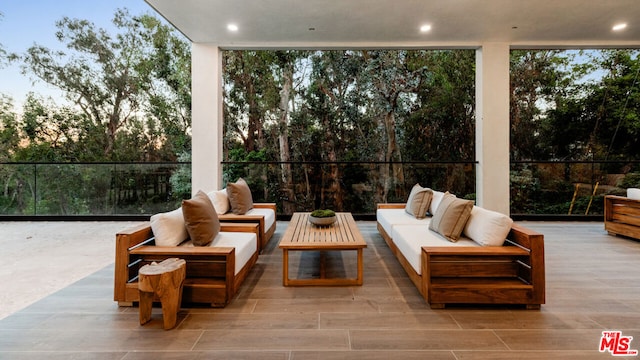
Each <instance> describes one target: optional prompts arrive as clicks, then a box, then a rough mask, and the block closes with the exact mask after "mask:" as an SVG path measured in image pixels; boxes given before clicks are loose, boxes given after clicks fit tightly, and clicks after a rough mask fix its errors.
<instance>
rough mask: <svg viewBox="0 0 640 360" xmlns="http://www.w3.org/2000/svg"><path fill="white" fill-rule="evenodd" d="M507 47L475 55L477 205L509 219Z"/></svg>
mask: <svg viewBox="0 0 640 360" xmlns="http://www.w3.org/2000/svg"><path fill="white" fill-rule="evenodd" d="M509 94H510V92H509V44H505V43H489V44H483V46H482V47H481V48H480V49H478V50H477V51H476V160H477V161H478V164H477V165H476V202H477V204H478V205H479V206H482V207H484V208H486V209H490V210H494V211H498V212H501V213H504V214H507V215H509V199H510V196H509V193H510V180H509V134H510V132H509V127H510V122H509Z"/></svg>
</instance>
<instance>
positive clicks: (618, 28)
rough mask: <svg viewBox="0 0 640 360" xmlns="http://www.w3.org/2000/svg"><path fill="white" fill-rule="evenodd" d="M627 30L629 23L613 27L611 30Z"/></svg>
mask: <svg viewBox="0 0 640 360" xmlns="http://www.w3.org/2000/svg"><path fill="white" fill-rule="evenodd" d="M626 28H627V23H620V24H615V25H613V27H612V28H611V30H613V31H621V30H624V29H626Z"/></svg>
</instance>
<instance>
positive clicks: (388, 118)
mask: <svg viewBox="0 0 640 360" xmlns="http://www.w3.org/2000/svg"><path fill="white" fill-rule="evenodd" d="M384 125H385V130H386V132H387V151H386V154H385V161H393V162H395V163H394V164H391V165H390V169H387V174H386V175H387V176H389V174H392V177H391V178H390V179H389V182H388V183H387V185H388V187H387V188H386V190H385V191H386V194H385V195H388V191H389V190H391V188H392V187H393V190H394V195H395V196H396V197H397V198H404V197H405V195H406V189H405V183H404V182H405V179H404V166H403V165H402V163H401V162H402V153H401V152H400V148H399V146H398V139H397V138H396V117H395V115H394V113H393V111H389V112H387V113H386V114H385V116H384Z"/></svg>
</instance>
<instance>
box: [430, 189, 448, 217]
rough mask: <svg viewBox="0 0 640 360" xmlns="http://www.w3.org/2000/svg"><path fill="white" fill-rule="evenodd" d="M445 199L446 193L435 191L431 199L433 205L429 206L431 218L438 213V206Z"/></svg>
mask: <svg viewBox="0 0 640 360" xmlns="http://www.w3.org/2000/svg"><path fill="white" fill-rule="evenodd" d="M443 197H444V193H443V192H442V191H436V190H433V197H432V198H431V203H430V204H429V213H430V214H431V216H433V214H435V213H436V210H438V206H439V205H440V202H441V201H442V198H443Z"/></svg>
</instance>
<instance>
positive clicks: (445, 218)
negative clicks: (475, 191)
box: [429, 193, 473, 242]
mask: <svg viewBox="0 0 640 360" xmlns="http://www.w3.org/2000/svg"><path fill="white" fill-rule="evenodd" d="M471 209H473V201H471V200H463V199H458V198H457V197H456V196H455V195H452V194H448V193H447V194H444V196H443V197H442V201H441V202H440V205H439V206H438V209H437V210H436V213H435V214H434V215H433V218H432V219H431V222H430V223H429V229H430V230H433V231H435V232H437V233H438V234H440V235H442V236H444V237H445V238H446V239H447V240H449V241H451V242H456V241H458V239H459V238H460V234H462V230H464V226H465V225H466V223H467V220H469V215H471Z"/></svg>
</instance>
